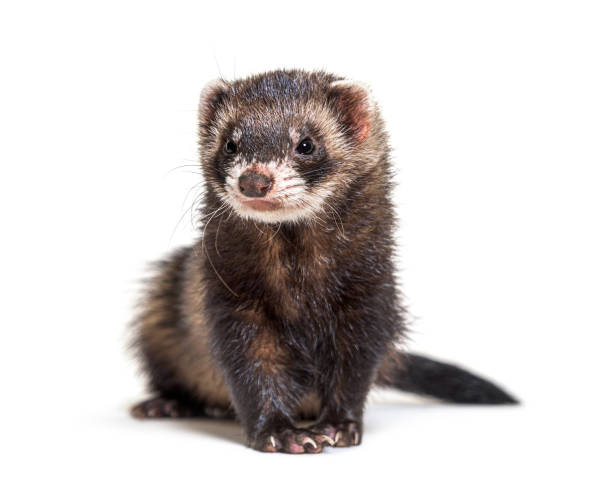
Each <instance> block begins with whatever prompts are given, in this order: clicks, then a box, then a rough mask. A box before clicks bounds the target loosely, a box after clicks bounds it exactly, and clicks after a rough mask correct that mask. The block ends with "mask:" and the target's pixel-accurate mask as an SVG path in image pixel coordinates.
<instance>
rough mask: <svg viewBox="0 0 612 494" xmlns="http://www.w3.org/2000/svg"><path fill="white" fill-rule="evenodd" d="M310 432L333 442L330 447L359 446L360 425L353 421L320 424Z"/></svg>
mask: <svg viewBox="0 0 612 494" xmlns="http://www.w3.org/2000/svg"><path fill="white" fill-rule="evenodd" d="M312 430H313V431H315V432H317V433H319V434H322V435H325V436H326V437H329V438H331V439H332V440H333V445H332V446H337V447H347V446H358V445H359V444H361V424H360V423H358V422H354V421H347V422H333V423H332V422H320V423H319V424H316V425H314V426H313V427H312Z"/></svg>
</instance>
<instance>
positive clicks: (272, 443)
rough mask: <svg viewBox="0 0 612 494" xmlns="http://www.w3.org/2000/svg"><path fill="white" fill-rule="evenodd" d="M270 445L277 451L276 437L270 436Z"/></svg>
mask: <svg viewBox="0 0 612 494" xmlns="http://www.w3.org/2000/svg"><path fill="white" fill-rule="evenodd" d="M270 444H271V445H272V447H273V448H275V449H276V441H275V440H274V436H270Z"/></svg>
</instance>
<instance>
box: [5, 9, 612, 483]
mask: <svg viewBox="0 0 612 494" xmlns="http://www.w3.org/2000/svg"><path fill="white" fill-rule="evenodd" d="M611 25H612V16H611V13H610V8H609V3H607V2H589V1H580V2H579V1H575V2H565V1H554V2H552V1H551V2H542V1H533V0H532V1H516V0H515V1H512V2H501V3H500V2H492V1H482V2H474V1H468V2H452V1H449V2H439V1H431V0H429V1H423V2H405V3H404V2H389V3H387V2H383V1H375V2H374V1H370V2H359V1H354V2H342V3H341V2H332V1H331V0H330V1H327V2H317V1H308V2H295V3H294V2H279V3H265V2H242V1H239V0H234V1H231V2H221V1H220V0H218V1H217V2H215V4H212V3H210V4H207V3H206V2H194V3H184V2H167V3H159V2H153V1H149V2H142V3H137V2H112V1H105V2H83V1H81V2H72V3H70V2H3V3H2V6H1V7H0V50H1V62H0V63H1V67H0V68H1V72H2V75H1V76H0V105H1V106H0V143H1V144H0V164H1V166H2V179H1V181H0V214H1V220H2V229H1V232H2V242H1V244H0V245H1V249H2V255H1V256H0V263H1V265H0V268H1V271H0V275H1V280H2V281H1V290H2V297H1V300H2V310H1V316H0V317H1V319H0V322H1V331H2V345H1V350H0V351H1V354H0V357H1V358H0V365H1V369H0V370H1V376H2V399H1V400H2V403H1V405H0V410H1V413H2V426H3V432H2V438H1V439H0V441H1V442H2V448H1V450H2V455H3V456H4V459H3V460H2V463H1V464H2V472H3V473H2V475H1V476H0V487H2V491H3V492H7V493H9V492H11V493H12V492H43V491H44V492H147V493H149V492H151V493H152V492H164V493H168V492H238V491H240V490H247V489H248V490H249V491H252V492H275V491H285V490H289V491H291V492H302V491H303V492H316V491H324V492H327V491H332V490H340V491H341V492H344V491H348V492H351V490H354V489H355V488H360V487H361V488H363V489H366V490H368V491H370V492H371V491H374V490H376V491H378V492H400V491H402V492H404V491H409V492H419V493H426V492H478V493H480V492H482V493H491V492H496V493H497V492H512V493H516V492H560V491H567V492H589V493H596V492H610V489H611V482H610V474H609V464H610V439H611V435H610V412H611V410H610V398H609V390H610V381H609V380H610V375H611V372H610V371H611V366H610V362H609V353H610V343H611V337H610V332H611V330H612V310H611V309H612V307H611V301H612V256H611V252H612V232H611V212H612V194H611V186H612V169H611V167H612V143H611V136H612V96H611V95H612V56H611V55H612V35H611V32H612V30H611V27H610V26H611ZM279 67H298V68H306V69H313V68H324V69H327V70H330V71H333V72H336V73H339V74H342V75H344V76H347V77H351V78H354V79H358V80H362V81H365V82H366V83H368V84H369V85H370V86H371V87H372V89H373V92H374V94H375V95H376V97H377V99H378V100H379V102H380V104H381V107H382V110H383V113H384V115H385V116H386V119H387V122H388V129H389V131H390V134H391V138H392V145H393V148H394V161H395V164H396V167H397V170H398V174H397V181H398V184H399V185H398V187H397V191H396V192H397V193H396V202H397V206H398V213H399V218H400V228H399V232H398V240H399V246H400V247H399V249H398V252H399V257H400V259H401V261H400V268H401V272H400V277H401V281H402V285H403V288H404V293H405V294H406V297H407V300H408V301H409V303H410V307H411V311H412V313H413V314H414V316H415V318H416V320H415V323H414V325H413V330H414V331H413V334H412V339H413V343H412V345H413V347H414V348H415V349H417V350H419V351H422V352H425V353H427V354H430V355H434V356H436V357H440V358H444V359H448V360H451V361H455V362H458V363H461V364H463V365H465V366H467V367H469V368H472V369H474V370H477V371H478V372H481V373H483V374H486V375H488V376H491V377H492V378H493V379H494V380H496V381H497V382H499V383H502V384H503V385H504V386H505V387H507V388H508V389H509V390H511V391H512V392H514V393H516V394H517V395H518V396H519V397H520V398H521V399H522V401H523V403H524V404H523V405H522V406H521V407H502V408H494V407H482V408H478V407H459V406H450V405H441V404H427V403H422V402H419V401H416V400H414V399H412V400H410V399H407V398H405V397H401V396H399V395H393V396H389V395H384V396H383V395H381V394H375V395H374V396H373V397H372V403H371V405H370V406H369V408H368V411H367V413H366V425H365V437H364V442H363V445H362V446H360V447H359V448H351V449H345V450H329V451H326V452H325V453H324V454H322V455H319V456H302V457H292V456H288V455H264V454H260V453H256V452H254V451H251V450H249V449H247V448H245V447H244V446H243V437H242V433H241V430H240V428H239V427H238V426H237V425H233V424H217V423H215V422H210V421H200V422H198V421H195V422H180V421H157V422H155V421H152V422H146V423H143V422H137V421H134V420H132V419H130V418H129V416H128V415H127V411H126V410H127V407H128V406H129V405H130V404H132V403H134V402H135V401H137V400H138V399H140V398H142V397H144V396H145V395H144V391H143V381H142V379H141V378H140V377H139V376H138V375H137V373H136V366H135V365H134V362H133V361H132V360H131V359H130V357H129V355H128V353H127V352H126V351H125V346H126V340H127V337H126V335H127V325H128V322H129V320H130V317H131V314H132V307H133V305H134V303H135V301H136V298H137V295H138V288H139V284H138V280H139V279H140V278H142V277H143V276H144V275H145V274H146V266H147V263H148V262H149V261H152V260H155V259H157V258H159V257H160V256H162V255H164V253H166V252H168V251H169V250H171V249H172V248H173V247H176V246H179V245H184V244H186V243H188V242H190V241H191V240H192V239H193V238H195V236H196V235H197V232H196V231H195V230H194V228H193V226H192V223H191V221H190V213H189V212H187V213H186V214H185V215H184V216H182V215H183V213H184V212H185V211H186V210H187V211H188V210H189V206H190V205H191V204H192V202H193V201H194V199H195V197H196V196H197V193H198V191H199V189H198V184H199V177H198V175H197V162H196V159H197V154H196V153H197V148H196V126H195V118H196V113H195V110H196V106H197V100H198V93H199V90H200V88H201V86H203V85H204V83H206V82H207V81H208V80H210V79H212V78H215V77H218V76H219V75H221V76H224V77H226V78H233V77H234V76H241V75H247V74H250V73H254V72H259V71H262V70H266V69H274V68H279ZM177 167H181V168H177ZM192 187H195V188H192ZM181 218H182V219H181ZM173 232H174V233H173ZM605 469H607V471H606V470H605Z"/></svg>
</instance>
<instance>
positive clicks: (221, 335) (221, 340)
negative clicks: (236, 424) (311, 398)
mask: <svg viewBox="0 0 612 494" xmlns="http://www.w3.org/2000/svg"><path fill="white" fill-rule="evenodd" d="M238 317H239V316H236V319H237V318H238ZM241 317H242V318H244V319H243V320H236V319H233V320H231V321H230V322H229V324H228V323H227V321H228V319H226V320H225V321H226V322H225V324H224V325H223V327H218V328H216V329H217V330H218V331H215V334H216V336H217V340H216V347H217V349H218V350H219V354H218V357H219V360H220V362H221V364H222V365H223V367H224V368H225V376H226V379H227V385H228V387H229V389H230V394H231V396H232V404H233V406H234V408H235V410H236V414H237V416H238V418H239V419H240V421H241V423H242V424H243V426H244V428H245V430H246V433H247V441H248V445H249V446H250V447H252V448H254V449H257V450H259V451H266V452H284V453H320V452H321V451H322V449H323V447H324V446H325V445H330V444H331V443H332V442H333V441H332V440H331V439H330V438H328V437H325V436H324V435H323V434H319V433H315V432H313V431H311V430H307V429H301V428H299V427H297V426H296V425H295V423H294V421H293V418H294V417H295V416H296V415H297V412H298V410H299V406H300V403H301V401H302V400H303V398H304V397H305V396H307V394H308V391H309V386H310V384H309V383H308V380H309V376H306V375H302V374H300V372H299V371H298V370H297V369H296V367H295V360H294V358H292V356H291V355H290V354H289V351H288V349H287V347H286V346H285V345H283V344H281V339H280V337H278V335H277V334H276V333H275V331H274V329H271V328H269V327H267V326H266V324H265V321H264V322H263V323H260V324H256V323H254V322H253V321H256V320H257V319H258V318H259V319H260V320H261V319H262V318H260V317H258V315H257V314H254V313H248V314H246V313H244V314H242V315H241Z"/></svg>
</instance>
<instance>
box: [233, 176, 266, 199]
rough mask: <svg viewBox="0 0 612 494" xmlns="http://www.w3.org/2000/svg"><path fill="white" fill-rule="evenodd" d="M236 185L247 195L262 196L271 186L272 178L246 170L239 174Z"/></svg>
mask: <svg viewBox="0 0 612 494" xmlns="http://www.w3.org/2000/svg"><path fill="white" fill-rule="evenodd" d="M238 187H240V192H242V193H243V194H244V195H245V196H247V197H263V196H265V195H266V194H267V193H268V191H269V190H270V189H271V188H272V179H271V178H270V177H266V176H265V175H260V174H259V173H253V172H246V173H243V174H242V175H240V178H239V179H238Z"/></svg>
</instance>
